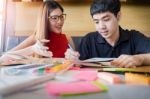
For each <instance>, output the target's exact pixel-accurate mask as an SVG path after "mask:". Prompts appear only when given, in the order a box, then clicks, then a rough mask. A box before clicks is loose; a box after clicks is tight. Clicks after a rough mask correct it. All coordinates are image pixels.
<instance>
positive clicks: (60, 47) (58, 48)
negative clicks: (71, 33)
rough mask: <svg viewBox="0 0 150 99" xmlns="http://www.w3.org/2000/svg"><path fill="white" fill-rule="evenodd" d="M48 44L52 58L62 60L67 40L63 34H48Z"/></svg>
mask: <svg viewBox="0 0 150 99" xmlns="http://www.w3.org/2000/svg"><path fill="white" fill-rule="evenodd" d="M48 38H49V40H50V42H49V43H48V44H47V46H48V47H49V51H51V52H52V53H53V57H57V58H64V57H65V55H64V54H65V52H66V50H67V48H68V40H67V37H66V35H65V34H58V33H50V35H49V37H48Z"/></svg>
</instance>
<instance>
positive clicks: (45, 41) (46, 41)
mask: <svg viewBox="0 0 150 99" xmlns="http://www.w3.org/2000/svg"><path fill="white" fill-rule="evenodd" d="M40 42H41V43H48V42H50V40H47V39H42V40H40Z"/></svg>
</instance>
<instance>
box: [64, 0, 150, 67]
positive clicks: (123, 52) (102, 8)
mask: <svg viewBox="0 0 150 99" xmlns="http://www.w3.org/2000/svg"><path fill="white" fill-rule="evenodd" d="M120 8H121V3H120V0H95V1H93V3H92V5H91V9H90V13H91V16H92V18H93V21H94V23H95V27H96V31H95V32H91V33H88V34H87V35H86V36H85V37H83V39H82V41H81V44H80V49H79V53H80V54H79V53H78V52H71V51H70V50H68V51H67V52H66V58H72V59H74V58H76V59H77V57H79V56H80V57H79V59H81V60H84V59H88V58H93V57H102V58H117V59H115V60H114V61H112V65H114V66H118V67H136V66H140V65H150V39H149V38H147V37H145V36H144V35H143V34H142V33H140V32H138V31H135V30H131V31H129V30H124V29H122V28H121V27H120V26H119V24H118V23H119V20H120V17H121V12H120Z"/></svg>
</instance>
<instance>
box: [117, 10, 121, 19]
mask: <svg viewBox="0 0 150 99" xmlns="http://www.w3.org/2000/svg"><path fill="white" fill-rule="evenodd" d="M120 19H121V11H119V12H118V14H117V20H118V21H120Z"/></svg>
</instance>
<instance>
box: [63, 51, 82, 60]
mask: <svg viewBox="0 0 150 99" xmlns="http://www.w3.org/2000/svg"><path fill="white" fill-rule="evenodd" d="M79 56H80V54H79V53H78V52H76V51H73V50H71V49H67V51H66V52H65V58H66V59H69V60H79Z"/></svg>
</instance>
